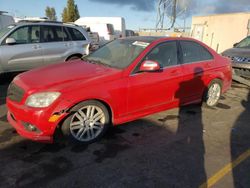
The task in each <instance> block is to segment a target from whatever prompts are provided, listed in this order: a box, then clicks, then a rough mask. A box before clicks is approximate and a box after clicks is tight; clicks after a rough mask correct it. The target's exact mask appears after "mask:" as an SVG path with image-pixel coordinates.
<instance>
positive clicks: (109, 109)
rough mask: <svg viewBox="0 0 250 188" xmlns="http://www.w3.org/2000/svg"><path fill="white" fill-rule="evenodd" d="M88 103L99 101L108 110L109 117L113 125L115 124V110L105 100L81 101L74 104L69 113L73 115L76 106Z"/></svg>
mask: <svg viewBox="0 0 250 188" xmlns="http://www.w3.org/2000/svg"><path fill="white" fill-rule="evenodd" d="M86 101H98V102H100V103H102V104H103V105H104V106H105V107H106V108H107V110H108V112H109V115H110V121H111V123H113V118H114V112H113V108H112V107H111V105H110V104H109V103H108V102H107V101H105V100H103V99H97V98H92V99H85V100H81V101H78V102H77V103H74V104H73V105H72V106H71V107H69V108H68V110H67V111H68V112H69V114H71V112H72V110H73V108H74V107H75V106H77V105H78V104H80V103H82V102H86Z"/></svg>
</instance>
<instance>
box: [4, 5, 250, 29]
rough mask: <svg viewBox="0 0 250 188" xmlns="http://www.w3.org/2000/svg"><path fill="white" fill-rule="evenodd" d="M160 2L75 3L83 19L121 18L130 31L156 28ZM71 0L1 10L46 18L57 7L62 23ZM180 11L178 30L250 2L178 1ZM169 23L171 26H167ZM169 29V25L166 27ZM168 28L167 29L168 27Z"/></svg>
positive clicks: (240, 8) (241, 9) (247, 7)
mask: <svg viewBox="0 0 250 188" xmlns="http://www.w3.org/2000/svg"><path fill="white" fill-rule="evenodd" d="M158 1H159V0H75V3H76V4H77V6H78V9H79V13H80V16H81V17H84V16H107V17H109V16H120V17H124V18H125V22H126V28H127V29H133V30H139V28H155V26H156V20H157V3H158ZM167 1H170V0H167ZM66 4H67V0H0V10H1V11H7V12H9V14H11V15H14V16H18V17H24V16H26V17H44V16H45V8H46V6H50V7H54V8H55V10H56V13H57V17H58V20H61V13H62V10H63V8H64V7H65V6H66ZM178 7H179V8H178V11H181V10H183V9H184V8H185V7H187V11H186V12H185V14H184V13H182V14H181V15H180V16H179V19H178V20H177V24H176V27H182V26H183V24H184V18H186V24H187V25H190V24H191V17H192V16H193V15H207V14H215V13H231V12H250V0H178ZM165 23H167V22H165ZM165 25H166V24H165ZM165 27H167V25H166V26H165Z"/></svg>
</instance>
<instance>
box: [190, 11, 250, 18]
mask: <svg viewBox="0 0 250 188" xmlns="http://www.w3.org/2000/svg"><path fill="white" fill-rule="evenodd" d="M230 14H249V15H250V12H231V13H221V14H219V13H218V14H208V15H200V16H199V15H197V16H192V17H195V18H197V17H209V16H224V15H230Z"/></svg>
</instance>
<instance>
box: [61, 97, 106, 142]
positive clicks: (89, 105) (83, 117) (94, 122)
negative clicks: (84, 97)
mask: <svg viewBox="0 0 250 188" xmlns="http://www.w3.org/2000/svg"><path fill="white" fill-rule="evenodd" d="M71 111H72V114H71V115H70V116H69V117H68V118H67V119H66V120H65V121H64V122H63V125H62V133H63V134H64V135H65V136H68V137H69V138H70V139H71V140H72V141H75V142H78V143H85V144H89V143H92V142H95V141H97V140H98V139H99V138H101V137H102V136H103V134H104V133H105V132H106V130H107V128H108V125H109V123H110V115H109V112H108V110H107V108H106V107H105V106H104V105H103V104H102V103H100V102H98V101H93V100H92V101H85V102H82V103H80V104H78V105H76V106H75V107H74V108H73V109H72V110H71Z"/></svg>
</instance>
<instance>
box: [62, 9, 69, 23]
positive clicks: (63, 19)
mask: <svg viewBox="0 0 250 188" xmlns="http://www.w3.org/2000/svg"><path fill="white" fill-rule="evenodd" d="M62 21H63V22H68V16H67V8H66V7H65V8H64V9H63V12H62Z"/></svg>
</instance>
